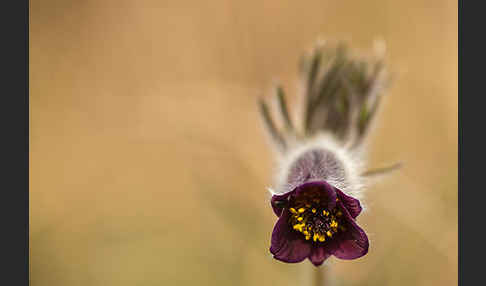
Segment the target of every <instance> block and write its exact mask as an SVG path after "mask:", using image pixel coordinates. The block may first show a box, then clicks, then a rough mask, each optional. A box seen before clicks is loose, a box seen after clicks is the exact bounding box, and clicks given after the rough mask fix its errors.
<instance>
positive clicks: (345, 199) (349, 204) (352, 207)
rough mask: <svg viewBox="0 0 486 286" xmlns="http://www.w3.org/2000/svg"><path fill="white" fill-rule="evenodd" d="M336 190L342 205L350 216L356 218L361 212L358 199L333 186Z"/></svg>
mask: <svg viewBox="0 0 486 286" xmlns="http://www.w3.org/2000/svg"><path fill="white" fill-rule="evenodd" d="M334 189H335V190H336V194H337V197H338V198H339V200H340V201H341V202H342V203H343V204H344V207H345V208H346V209H347V210H348V212H349V214H350V215H351V217H352V218H356V217H357V216H358V215H359V214H360V213H361V210H362V208H361V204H360V203H359V200H357V199H355V198H353V197H351V196H348V195H346V194H345V193H343V192H342V191H341V190H340V189H338V188H334Z"/></svg>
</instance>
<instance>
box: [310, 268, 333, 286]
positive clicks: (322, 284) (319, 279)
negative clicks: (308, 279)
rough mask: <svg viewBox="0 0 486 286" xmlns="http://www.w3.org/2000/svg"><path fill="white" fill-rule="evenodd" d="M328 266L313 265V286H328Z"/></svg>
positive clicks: (329, 283)
mask: <svg viewBox="0 0 486 286" xmlns="http://www.w3.org/2000/svg"><path fill="white" fill-rule="evenodd" d="M327 268H328V267H327V266H324V267H315V269H314V286H330V285H331V282H330V280H329V278H328V275H327V274H328V271H327V270H328V269H327Z"/></svg>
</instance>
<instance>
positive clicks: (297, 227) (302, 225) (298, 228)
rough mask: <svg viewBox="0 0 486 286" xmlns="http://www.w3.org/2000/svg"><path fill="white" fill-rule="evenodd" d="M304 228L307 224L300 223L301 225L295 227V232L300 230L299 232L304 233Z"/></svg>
mask: <svg viewBox="0 0 486 286" xmlns="http://www.w3.org/2000/svg"><path fill="white" fill-rule="evenodd" d="M304 226H305V224H303V223H299V224H296V225H294V229H295V230H298V231H300V232H302V228H303V227H304Z"/></svg>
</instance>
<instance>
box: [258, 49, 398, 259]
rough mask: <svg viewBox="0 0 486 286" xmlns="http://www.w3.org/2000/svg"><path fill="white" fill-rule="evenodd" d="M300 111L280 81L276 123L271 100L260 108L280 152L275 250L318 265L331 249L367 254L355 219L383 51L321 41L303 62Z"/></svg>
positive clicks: (352, 255)
mask: <svg viewBox="0 0 486 286" xmlns="http://www.w3.org/2000/svg"><path fill="white" fill-rule="evenodd" d="M300 79H301V94H300V95H301V96H300V99H302V100H303V101H302V104H303V105H302V106H303V109H302V112H301V113H300V115H299V116H298V118H297V119H299V122H300V123H301V126H296V125H295V124H294V123H293V120H292V119H291V117H290V113H289V111H288V109H287V104H286V100H285V95H284V92H283V89H282V88H281V87H280V86H278V85H277V86H276V87H275V94H276V97H275V98H276V99H277V103H278V111H279V113H280V118H281V119H282V121H283V124H281V126H277V125H276V124H275V122H274V120H273V119H272V116H271V115H270V111H269V108H268V106H267V104H266V103H265V102H264V101H263V100H261V101H260V112H261V115H262V118H263V122H264V123H265V126H266V130H267V134H268V135H270V139H271V142H272V143H273V146H275V147H276V150H277V151H278V152H277V154H278V157H277V159H278V163H277V166H278V169H279V172H278V173H277V176H276V183H275V186H274V187H273V188H271V189H270V191H271V193H272V197H271V201H270V202H271V206H272V208H273V211H274V213H275V214H276V216H277V217H278V219H277V221H276V223H275V226H274V228H273V232H272V235H271V246H270V252H271V253H272V254H273V257H274V258H275V259H277V260H280V261H283V262H288V263H296V262H301V261H303V260H305V259H306V258H308V259H309V260H310V261H311V262H312V263H313V264H314V265H316V266H319V265H321V264H322V263H323V262H324V261H325V260H326V259H327V258H328V257H330V256H331V255H333V256H335V257H337V258H339V259H356V258H359V257H362V256H363V255H365V254H367V253H368V248H369V240H368V237H367V235H366V233H365V231H364V230H363V228H361V227H360V226H359V225H358V222H357V217H358V216H359V215H360V213H361V212H362V210H363V208H362V204H361V202H360V200H361V199H362V197H363V192H362V191H363V189H364V183H365V182H366V178H367V176H371V175H376V174H381V173H384V172H388V171H390V170H393V169H396V168H397V167H398V166H393V167H390V168H385V169H382V170H378V171H374V172H365V170H364V169H363V167H364V155H365V152H364V151H365V147H364V146H365V144H364V143H365V142H366V138H367V135H368V133H369V130H370V126H371V123H372V119H373V118H374V117H375V114H376V112H377V110H378V106H379V103H380V99H381V96H382V94H383V90H384V87H385V83H386V82H387V81H386V74H385V72H384V65H383V61H382V59H381V58H379V57H374V58H370V59H363V58H358V57H355V56H350V55H349V53H348V51H347V49H346V47H345V46H344V45H337V46H331V45H327V44H322V43H318V44H317V45H316V47H315V49H314V50H313V51H312V52H311V53H310V54H309V55H306V56H304V57H303V60H302V62H301V77H300Z"/></svg>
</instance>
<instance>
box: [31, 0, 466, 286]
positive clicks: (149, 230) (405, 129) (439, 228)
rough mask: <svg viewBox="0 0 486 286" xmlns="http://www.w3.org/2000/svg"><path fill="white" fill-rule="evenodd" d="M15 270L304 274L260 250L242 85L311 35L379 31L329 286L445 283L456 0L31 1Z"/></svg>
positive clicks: (289, 57)
mask: <svg viewBox="0 0 486 286" xmlns="http://www.w3.org/2000/svg"><path fill="white" fill-rule="evenodd" d="M30 8H31V10H30V13H31V18H30V20H31V22H30V88H31V90H30V92H31V96H30V107H31V113H30V114H31V121H30V124H31V125H30V126H31V133H30V255H31V256H30V264H31V265H30V268H31V283H32V285H34V286H40V285H49V286H57V285H63V286H64V285H117V286H122V285H306V284H308V282H309V279H310V278H309V277H308V273H309V271H310V269H311V268H312V266H311V264H310V262H309V261H307V260H306V261H305V262H304V263H300V264H293V265H292V264H284V263H281V262H278V261H276V260H273V259H272V257H271V255H270V253H269V251H268V248H269V246H270V234H271V231H272V228H273V224H274V222H275V220H276V218H275V216H274V214H273V212H272V210H271V208H270V207H269V202H268V199H269V195H268V193H267V192H266V190H265V188H266V187H267V186H270V185H271V183H272V182H273V181H272V174H273V172H272V168H273V164H272V163H273V161H272V160H273V157H272V156H273V155H272V153H271V152H270V149H269V146H268V145H267V142H266V139H265V137H264V134H263V131H262V128H261V126H260V120H259V118H258V114H257V105H256V99H257V97H258V96H260V95H262V94H263V93H265V92H267V91H268V90H269V87H270V86H271V83H272V81H273V80H275V79H280V80H281V81H282V82H283V83H284V86H285V90H286V91H287V94H288V95H289V96H290V97H291V101H292V100H295V97H294V95H295V91H296V84H297V63H298V60H299V57H300V55H301V54H302V53H303V52H304V51H305V50H307V49H308V48H310V47H311V46H312V44H313V43H314V41H315V40H316V39H317V37H323V38H327V39H331V40H346V41H348V43H349V44H350V45H351V48H352V49H356V50H358V51H362V52H364V53H367V52H371V48H372V43H373V40H375V39H377V38H378V39H380V38H381V39H383V40H385V42H386V44H387V51H388V54H387V59H388V62H389V68H390V69H391V70H392V72H393V85H392V88H391V89H390V90H389V92H388V96H387V98H386V99H385V102H384V105H383V106H382V107H383V108H382V110H381V112H380V113H379V115H378V118H377V120H378V122H377V126H376V129H375V130H374V132H373V135H372V144H371V150H370V162H369V166H370V167H380V166H383V165H386V164H388V163H393V162H396V161H403V162H404V163H405V167H404V169H402V171H401V172H399V173H396V174H395V175H394V176H392V177H391V178H389V179H387V180H385V181H384V182H382V183H381V184H378V185H375V186H373V187H371V188H370V189H369V190H368V195H367V197H366V201H365V203H366V204H367V206H368V211H367V212H366V213H364V214H363V215H362V216H360V217H359V221H360V224H361V225H362V226H363V228H364V229H365V230H366V231H367V233H368V235H369V237H370V243H371V244H370V251H369V253H368V254H367V255H366V256H364V257H363V258H361V259H358V260H353V261H341V260H337V259H334V258H332V259H331V262H332V263H331V264H332V266H331V267H332V273H333V277H334V280H335V281H336V285H456V284H457V275H458V274H457V257H458V253H457V252H458V246H457V235H458V233H457V231H458V221H457V181H458V179H457V85H458V84H457V75H458V74H457V67H458V66H457V62H458V60H457V1H449V0H447V1H438V0H432V1H421V0H410V1H386V0H371V1H305V2H304V1H254V0H251V1H114V0H111V1H110V0H96V1H95V0H91V1H74V0H73V1H65V0H62V1H61V0H57V1H55V0H44V1H39V0H32V1H31V7H30Z"/></svg>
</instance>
